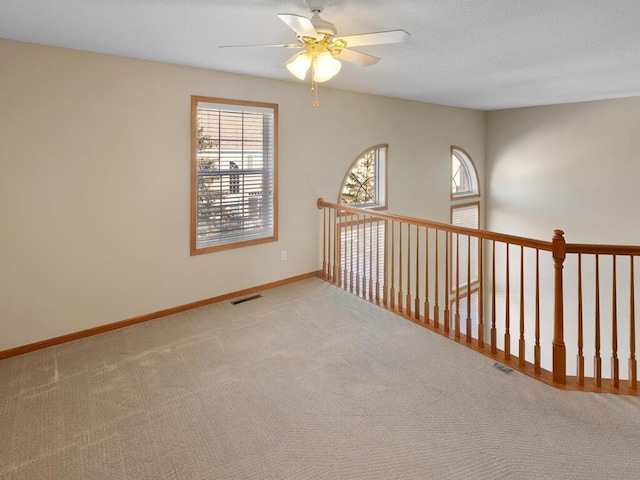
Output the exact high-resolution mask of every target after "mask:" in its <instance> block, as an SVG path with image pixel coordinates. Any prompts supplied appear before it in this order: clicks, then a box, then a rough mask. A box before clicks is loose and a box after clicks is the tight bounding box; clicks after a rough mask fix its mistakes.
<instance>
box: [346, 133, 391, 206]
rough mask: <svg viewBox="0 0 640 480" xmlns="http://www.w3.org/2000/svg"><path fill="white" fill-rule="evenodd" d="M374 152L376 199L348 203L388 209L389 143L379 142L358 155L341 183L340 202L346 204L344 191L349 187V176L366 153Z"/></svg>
mask: <svg viewBox="0 0 640 480" xmlns="http://www.w3.org/2000/svg"><path fill="white" fill-rule="evenodd" d="M371 152H373V154H374V162H375V165H374V170H375V173H374V175H375V177H374V200H373V201H372V202H369V203H351V204H347V205H351V206H354V207H360V208H369V209H371V210H386V209H387V158H388V152H389V145H388V144H379V145H374V146H373V147H369V148H367V149H366V150H363V151H362V152H361V153H360V155H358V156H357V157H356V159H355V160H354V161H353V162H352V163H351V165H350V166H349V169H348V170H347V173H346V174H345V176H344V178H343V179H342V183H341V185H340V192H339V194H338V203H340V204H346V203H345V202H344V201H343V198H342V196H343V193H344V191H345V188H346V187H347V180H348V179H349V176H350V175H351V173H352V172H353V170H354V169H355V168H356V167H357V165H358V162H360V161H361V160H362V159H363V158H364V157H365V156H366V155H368V154H369V153H371Z"/></svg>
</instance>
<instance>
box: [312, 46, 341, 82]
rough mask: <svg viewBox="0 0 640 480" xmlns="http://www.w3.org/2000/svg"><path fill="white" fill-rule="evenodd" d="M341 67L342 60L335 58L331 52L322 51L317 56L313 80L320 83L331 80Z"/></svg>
mask: <svg viewBox="0 0 640 480" xmlns="http://www.w3.org/2000/svg"><path fill="white" fill-rule="evenodd" d="M341 68H342V64H341V63H340V60H338V59H337V58H335V57H334V56H333V55H332V54H331V52H328V51H326V52H322V53H321V54H320V55H318V56H317V57H316V58H315V62H314V66H313V80H314V81H315V82H318V83H320V82H326V81H327V80H331V79H332V78H333V77H334V76H335V75H336V74H337V73H338V72H339V71H340V69H341Z"/></svg>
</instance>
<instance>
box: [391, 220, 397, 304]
mask: <svg viewBox="0 0 640 480" xmlns="http://www.w3.org/2000/svg"><path fill="white" fill-rule="evenodd" d="M394 227H395V221H393V220H392V221H391V291H390V292H389V298H390V302H389V306H390V307H391V308H395V307H396V287H395V285H396V278H395V277H396V260H395V259H396V252H395V245H396V236H395V232H394V230H395V228H394Z"/></svg>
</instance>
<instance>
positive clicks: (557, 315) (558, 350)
mask: <svg viewBox="0 0 640 480" xmlns="http://www.w3.org/2000/svg"><path fill="white" fill-rule="evenodd" d="M552 245H553V266H554V272H555V275H554V289H553V290H554V308H553V381H554V382H555V383H559V384H562V385H565V384H566V383H567V367H566V364H567V352H566V347H565V345H564V297H563V292H562V268H563V264H564V259H565V257H566V255H567V245H566V242H565V241H564V232H563V231H562V230H554V231H553V240H552Z"/></svg>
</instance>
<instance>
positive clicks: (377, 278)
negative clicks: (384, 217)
mask: <svg viewBox="0 0 640 480" xmlns="http://www.w3.org/2000/svg"><path fill="white" fill-rule="evenodd" d="M376 303H380V220H377V221H376Z"/></svg>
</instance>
